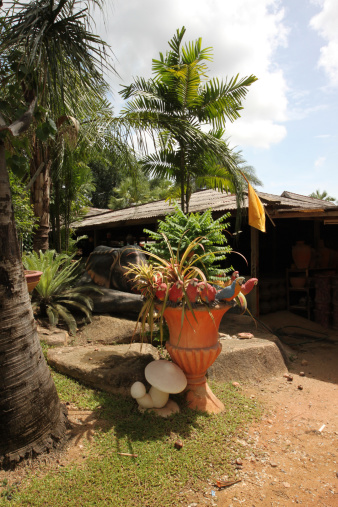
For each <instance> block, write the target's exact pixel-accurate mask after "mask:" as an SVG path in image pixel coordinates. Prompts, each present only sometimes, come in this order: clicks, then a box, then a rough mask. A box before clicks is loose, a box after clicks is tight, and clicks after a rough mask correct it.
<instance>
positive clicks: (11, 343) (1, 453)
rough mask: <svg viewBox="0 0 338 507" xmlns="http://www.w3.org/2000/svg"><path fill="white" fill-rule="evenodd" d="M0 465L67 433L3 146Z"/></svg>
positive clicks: (0, 155)
mask: <svg viewBox="0 0 338 507" xmlns="http://www.w3.org/2000/svg"><path fill="white" fill-rule="evenodd" d="M0 308H1V311H0V436H1V438H0V464H1V465H2V466H4V467H6V466H12V465H13V464H14V463H16V462H18V461H20V459H22V458H24V457H28V456H34V455H37V454H39V453H41V452H43V451H45V450H47V449H49V448H51V447H52V446H54V445H55V443H56V442H58V441H59V440H60V438H61V437H62V435H63V434H64V432H65V425H66V416H65V409H64V407H63V406H62V405H61V403H60V401H59V398H58V395H57V392H56V388H55V386H54V383H53V380H52V378H51V374H50V371H49V368H48V366H47V364H46V361H45V359H44V356H43V353H42V349H41V346H40V342H39V338H38V334H37V329H36V323H35V320H34V317H33V312H32V307H31V303H30V298H29V294H28V289H27V284H26V280H25V277H24V272H23V267H22V262H21V255H20V249H19V244H18V240H17V234H16V228H15V222H14V214H13V207H12V199H11V191H10V186H9V179H8V173H7V169H6V160H5V148H4V145H3V144H2V143H0Z"/></svg>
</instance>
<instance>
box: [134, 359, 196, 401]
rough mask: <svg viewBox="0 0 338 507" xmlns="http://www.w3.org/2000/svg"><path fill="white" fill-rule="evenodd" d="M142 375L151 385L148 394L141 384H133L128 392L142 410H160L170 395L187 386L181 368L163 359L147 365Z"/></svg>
mask: <svg viewBox="0 0 338 507" xmlns="http://www.w3.org/2000/svg"><path fill="white" fill-rule="evenodd" d="M144 374H145V377H146V379H147V381H148V382H149V384H150V385H151V388H150V390H149V393H147V392H146V388H145V386H144V384H142V382H135V383H134V384H133V385H132V386H131V390H130V393H131V396H132V397H133V398H135V399H136V400H137V403H138V404H139V405H140V407H142V408H162V407H164V406H165V405H166V404H167V402H168V398H169V394H170V393H172V394H176V393H180V392H182V391H183V390H184V389H185V388H186V386H187V378H186V376H185V375H184V373H183V371H182V370H181V368H180V367H179V366H177V364H174V363H171V362H169V361H165V360H163V359H159V360H158V361H152V362H151V363H149V364H148V365H147V366H146V368H145V370H144Z"/></svg>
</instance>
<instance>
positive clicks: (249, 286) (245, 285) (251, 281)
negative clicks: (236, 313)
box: [241, 278, 258, 296]
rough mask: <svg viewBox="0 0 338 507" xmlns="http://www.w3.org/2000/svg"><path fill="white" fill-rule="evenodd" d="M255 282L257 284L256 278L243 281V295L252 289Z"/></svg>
mask: <svg viewBox="0 0 338 507" xmlns="http://www.w3.org/2000/svg"><path fill="white" fill-rule="evenodd" d="M257 284H258V278H250V279H249V280H247V281H246V282H245V283H243V285H242V287H241V293H242V294H243V295H244V296H246V295H247V294H249V292H251V291H252V289H253V288H254V286H255V285H257Z"/></svg>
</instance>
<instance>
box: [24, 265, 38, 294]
mask: <svg viewBox="0 0 338 507" xmlns="http://www.w3.org/2000/svg"><path fill="white" fill-rule="evenodd" d="M24 273H25V278H26V282H27V285H28V292H32V291H33V289H34V288H35V287H36V286H37V284H38V283H39V281H40V278H41V275H42V271H29V270H25V271H24Z"/></svg>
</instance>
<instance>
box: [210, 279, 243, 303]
mask: <svg viewBox="0 0 338 507" xmlns="http://www.w3.org/2000/svg"><path fill="white" fill-rule="evenodd" d="M244 280H245V278H244V276H238V277H237V278H236V279H235V280H234V281H233V282H232V284H231V285H228V287H224V289H221V290H219V291H218V292H217V293H216V300H217V301H231V300H232V299H234V298H235V297H236V296H237V295H238V294H239V292H240V291H241V286H242V284H243V282H244Z"/></svg>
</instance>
